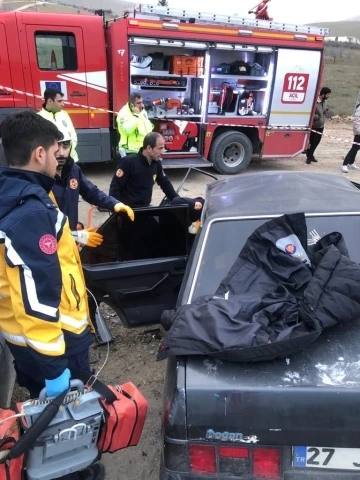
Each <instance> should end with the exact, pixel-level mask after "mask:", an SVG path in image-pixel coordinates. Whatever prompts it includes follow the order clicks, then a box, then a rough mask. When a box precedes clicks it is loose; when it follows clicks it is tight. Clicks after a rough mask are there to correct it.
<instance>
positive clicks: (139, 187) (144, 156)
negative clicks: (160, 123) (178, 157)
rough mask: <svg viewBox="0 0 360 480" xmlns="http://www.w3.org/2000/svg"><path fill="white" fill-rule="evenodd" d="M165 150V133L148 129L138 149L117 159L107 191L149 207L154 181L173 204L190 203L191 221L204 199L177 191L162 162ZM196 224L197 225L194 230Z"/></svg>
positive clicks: (197, 218) (134, 204)
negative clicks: (163, 134)
mask: <svg viewBox="0 0 360 480" xmlns="http://www.w3.org/2000/svg"><path fill="white" fill-rule="evenodd" d="M164 150H165V140H164V137H163V136H162V135H160V133H157V132H151V133H148V134H147V135H146V136H145V138H144V141H143V145H142V147H141V148H140V151H139V153H137V154H136V155H127V156H126V157H123V158H121V159H120V161H119V163H118V166H117V169H116V172H115V174H114V176H113V178H112V180H111V184H110V192H109V193H110V195H111V196H113V197H114V198H116V199H117V200H119V201H120V202H125V203H126V204H127V205H129V206H130V207H132V208H136V207H148V206H150V203H151V197H152V190H153V186H154V184H155V182H156V183H157V184H158V185H159V187H160V188H161V189H162V191H163V192H164V193H165V195H166V197H167V198H168V200H169V201H170V203H171V204H172V205H181V204H182V205H189V216H190V220H191V222H192V223H193V222H197V221H198V220H200V216H201V212H202V207H203V204H204V199H203V198H201V197H198V198H195V199H192V198H187V197H180V196H179V195H178V194H177V193H176V191H175V189H174V187H173V185H172V183H171V182H170V180H169V179H168V177H167V176H166V175H165V173H164V170H163V168H162V165H161V158H162V156H163V154H164ZM197 228H198V225H197V227H196V231H197ZM192 230H193V229H192ZM189 231H190V230H189ZM196 231H195V232H193V231H191V232H190V233H196Z"/></svg>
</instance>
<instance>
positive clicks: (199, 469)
mask: <svg viewBox="0 0 360 480" xmlns="http://www.w3.org/2000/svg"><path fill="white" fill-rule="evenodd" d="M189 457H190V470H191V471H192V472H194V473H216V452H215V447H211V446H207V445H189Z"/></svg>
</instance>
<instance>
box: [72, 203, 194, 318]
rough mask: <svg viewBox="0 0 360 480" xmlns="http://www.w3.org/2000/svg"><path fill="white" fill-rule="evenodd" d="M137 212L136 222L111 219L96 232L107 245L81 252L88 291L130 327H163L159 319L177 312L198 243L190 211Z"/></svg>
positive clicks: (122, 217)
mask: <svg viewBox="0 0 360 480" xmlns="http://www.w3.org/2000/svg"><path fill="white" fill-rule="evenodd" d="M134 212H135V220H134V222H131V221H130V220H129V218H128V217H127V215H125V214H124V213H120V214H113V215H112V216H111V217H110V218H109V219H108V220H107V221H106V222H105V223H104V224H103V225H102V226H101V227H100V228H99V230H98V231H99V233H101V234H102V235H103V236H104V241H103V243H102V244H101V245H100V246H99V247H97V248H89V247H85V248H84V249H83V250H82V252H81V260H82V264H83V270H84V275H85V280H86V285H87V287H88V289H89V290H90V291H91V293H92V294H93V295H94V296H95V298H96V300H97V302H98V303H100V302H104V303H106V304H108V305H109V306H110V307H111V308H113V309H114V311H115V312H116V313H117V314H118V316H119V318H120V319H121V321H122V323H123V324H124V326H126V327H139V326H142V325H152V324H156V323H160V316H161V313H162V312H163V311H164V310H168V309H173V308H175V305H176V301H177V297H178V293H179V290H180V286H181V282H182V279H183V276H184V272H185V267H186V263H187V259H188V251H189V248H190V244H189V242H191V240H192V238H193V237H194V236H193V235H190V234H189V233H188V226H189V214H188V207H187V206H178V207H149V208H143V209H134ZM90 298H91V295H90Z"/></svg>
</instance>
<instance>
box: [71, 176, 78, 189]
mask: <svg viewBox="0 0 360 480" xmlns="http://www.w3.org/2000/svg"><path fill="white" fill-rule="evenodd" d="M78 186H79V182H78V181H77V179H76V178H72V179H71V180H70V188H72V189H73V190H76V189H77V188H78Z"/></svg>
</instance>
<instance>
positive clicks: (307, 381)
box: [82, 172, 360, 480]
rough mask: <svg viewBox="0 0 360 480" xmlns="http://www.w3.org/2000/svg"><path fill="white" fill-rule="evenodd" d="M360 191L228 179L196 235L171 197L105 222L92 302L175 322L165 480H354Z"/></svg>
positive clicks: (312, 179)
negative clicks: (164, 202) (132, 215)
mask: <svg viewBox="0 0 360 480" xmlns="http://www.w3.org/2000/svg"><path fill="white" fill-rule="evenodd" d="M358 188H359V185H356V184H354V183H351V182H349V181H348V180H347V179H345V178H342V177H340V176H336V175H330V174H320V173H319V174H317V173H311V174H310V173H307V172H264V173H256V174H248V175H243V176H239V177H233V178H231V179H224V180H220V181H218V182H215V183H213V184H211V185H210V186H209V187H208V189H207V194H206V202H205V207H204V211H203V215H202V227H201V229H200V230H199V232H198V233H197V235H196V237H195V238H194V236H193V235H191V234H189V233H188V225H189V219H188V211H187V208H186V207H183V206H179V207H168V206H162V207H154V208H145V209H141V210H137V211H136V220H135V222H134V223H133V224H132V223H131V222H129V221H128V219H127V218H126V217H125V216H124V215H122V214H119V215H113V216H111V217H110V218H109V220H108V221H107V222H105V223H104V225H102V227H101V232H102V233H103V235H104V242H103V244H102V245H101V246H100V247H99V248H97V249H89V248H85V249H84V250H83V252H82V261H83V266H84V273H85V277H86V281H87V285H88V287H89V289H90V290H91V292H92V294H93V295H94V296H95V298H96V300H97V302H104V303H107V304H108V305H110V306H111V307H112V308H113V309H114V310H115V311H116V312H117V314H118V315H119V317H120V319H121V320H122V322H123V324H124V325H125V326H127V327H136V326H141V325H153V324H157V323H159V322H160V318H161V317H162V319H163V326H164V328H165V329H166V330H167V333H166V336H165V338H164V339H163V341H162V343H161V345H160V348H159V359H165V358H166V359H167V360H166V361H167V369H166V379H165V390H164V408H163V450H162V459H161V471H160V478H161V479H162V480H180V479H181V480H195V479H204V478H209V479H210V478H211V479H213V478H218V479H223V480H228V479H229V480H230V479H239V480H242V479H244V480H245V479H246V480H256V479H271V480H302V479H309V480H315V479H316V480H319V479H322V478H323V479H327V480H328V479H330V480H335V479H344V480H350V479H351V480H352V479H354V480H355V479H358V478H360V435H359V434H360V418H359V415H358V401H357V400H358V397H359V394H360V349H359V346H358V345H359V343H360V333H359V332H360V285H359V281H360V267H359V263H360V242H359V240H360V192H359V189H358ZM269 232H270V233H269ZM284 239H285V240H284ZM280 240H281V241H280ZM284 265H286V268H284ZM164 312H165V313H164Z"/></svg>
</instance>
